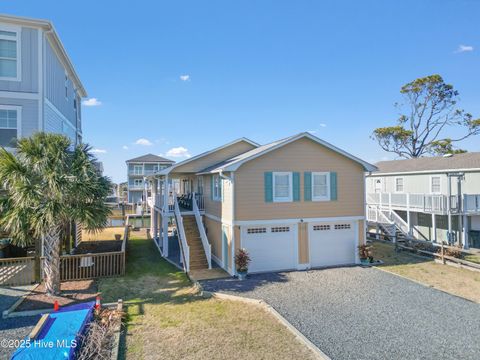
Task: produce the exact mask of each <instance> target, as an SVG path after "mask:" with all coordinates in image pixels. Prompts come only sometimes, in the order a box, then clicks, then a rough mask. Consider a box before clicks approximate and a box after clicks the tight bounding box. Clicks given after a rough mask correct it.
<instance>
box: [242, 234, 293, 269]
mask: <svg viewBox="0 0 480 360" xmlns="http://www.w3.org/2000/svg"><path fill="white" fill-rule="evenodd" d="M296 236H297V235H296V231H295V227H294V226H293V225H286V224H284V225H275V226H257V225H255V226H242V247H244V248H245V249H247V251H248V252H249V254H250V257H251V259H252V262H251V263H250V266H249V269H248V271H249V272H260V271H276V270H287V269H295V268H296V267H297V239H296Z"/></svg>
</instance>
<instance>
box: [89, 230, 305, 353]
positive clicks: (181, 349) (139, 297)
mask: <svg viewBox="0 0 480 360" xmlns="http://www.w3.org/2000/svg"><path fill="white" fill-rule="evenodd" d="M135 236H137V237H135ZM128 246H129V248H128V252H127V255H128V256H127V273H126V276H125V277H123V278H112V279H103V280H100V281H99V284H98V286H99V291H100V292H101V293H102V297H103V301H104V302H113V301H116V300H117V299H119V298H121V299H123V301H124V302H126V303H127V304H128V319H127V331H126V334H127V335H126V339H125V342H124V344H123V345H124V346H123V349H122V352H121V355H123V357H124V358H126V359H159V358H162V359H209V360H211V359H225V358H228V357H232V356H233V357H234V358H236V359H280V360H281V359H288V360H290V359H312V358H314V356H313V354H312V353H311V352H310V350H308V349H307V348H306V347H305V346H304V345H303V344H301V343H300V342H299V341H298V340H296V339H295V338H294V336H293V335H292V334H291V333H290V332H289V331H288V330H287V329H286V328H285V327H284V326H283V325H281V324H280V323H279V322H278V321H277V320H276V319H275V318H274V317H273V316H272V315H270V314H269V313H267V312H266V311H264V310H262V309H261V308H259V307H256V306H254V305H250V304H245V303H241V302H235V301H224V300H216V299H204V298H202V297H201V296H200V295H199V294H198V293H197V291H196V290H195V289H194V288H193V287H192V284H191V283H190V281H189V280H188V279H187V277H186V276H185V274H184V273H183V272H181V271H179V270H178V269H176V268H175V267H173V266H172V265H170V264H169V263H168V262H166V261H165V260H163V259H162V258H161V256H160V254H159V253H158V251H157V249H156V247H155V245H154V244H153V242H152V241H151V240H146V239H145V238H138V235H137V234H135V233H132V239H131V241H129V245H128Z"/></svg>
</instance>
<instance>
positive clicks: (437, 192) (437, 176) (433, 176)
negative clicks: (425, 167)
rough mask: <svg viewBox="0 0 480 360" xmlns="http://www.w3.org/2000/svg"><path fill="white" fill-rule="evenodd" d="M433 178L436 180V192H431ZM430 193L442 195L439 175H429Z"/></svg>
mask: <svg viewBox="0 0 480 360" xmlns="http://www.w3.org/2000/svg"><path fill="white" fill-rule="evenodd" d="M433 178H438V179H439V182H438V188H439V190H438V191H433ZM430 193H431V194H441V193H442V177H441V176H440V175H430Z"/></svg>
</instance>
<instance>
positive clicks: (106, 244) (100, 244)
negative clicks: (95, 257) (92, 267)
mask: <svg viewBox="0 0 480 360" xmlns="http://www.w3.org/2000/svg"><path fill="white" fill-rule="evenodd" d="M120 250H122V241H121V240H120V241H117V240H101V241H82V242H81V243H80V244H78V246H77V248H76V249H75V254H76V255H77V254H89V253H90V254H95V253H103V252H112V251H120Z"/></svg>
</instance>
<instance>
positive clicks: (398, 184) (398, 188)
mask: <svg viewBox="0 0 480 360" xmlns="http://www.w3.org/2000/svg"><path fill="white" fill-rule="evenodd" d="M403 181H404V180H403V177H397V178H395V192H398V193H401V192H403Z"/></svg>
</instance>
